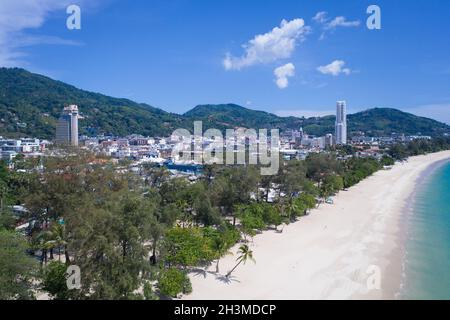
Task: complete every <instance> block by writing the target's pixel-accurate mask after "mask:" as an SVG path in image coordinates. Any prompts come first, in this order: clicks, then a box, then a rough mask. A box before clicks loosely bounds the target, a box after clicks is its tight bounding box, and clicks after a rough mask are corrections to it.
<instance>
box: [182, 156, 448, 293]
mask: <svg viewBox="0 0 450 320" xmlns="http://www.w3.org/2000/svg"><path fill="white" fill-rule="evenodd" d="M444 159H450V151H444V152H440V153H435V154H430V155H425V156H418V157H412V158H410V159H409V160H408V162H407V163H404V164H396V165H395V166H394V168H393V169H392V170H386V171H384V170H382V171H379V172H377V173H375V174H374V175H373V176H371V177H369V178H368V179H366V180H364V181H362V182H361V183H359V184H358V185H356V186H354V187H352V188H351V189H349V190H348V191H342V192H340V193H339V194H338V195H337V196H336V197H335V198H334V204H333V205H328V204H324V205H321V206H320V208H319V209H316V210H313V211H312V212H311V214H310V215H309V216H307V217H304V218H302V219H301V220H299V221H298V222H297V223H294V224H291V225H289V226H285V227H284V230H283V232H282V233H276V232H274V231H267V232H264V233H263V234H260V235H257V236H256V237H255V238H254V241H253V243H250V247H251V249H252V250H253V254H254V258H255V259H256V264H254V263H253V262H251V261H250V262H248V263H247V264H246V265H241V266H239V267H238V268H237V269H236V270H235V272H234V273H233V275H232V276H231V277H230V281H228V282H227V281H224V280H225V278H224V276H223V275H224V274H226V272H227V271H228V270H230V269H231V268H232V267H233V266H234V265H235V263H236V262H235V260H236V255H229V256H227V257H224V258H223V259H222V260H221V262H220V275H217V274H215V272H214V271H215V264H213V265H212V266H211V267H209V268H208V269H207V270H206V272H198V273H195V274H194V273H192V274H191V280H192V286H193V293H192V294H191V295H188V296H185V297H183V299H244V300H249V299H252V300H253V299H395V298H396V294H397V293H398V291H399V286H400V281H401V274H402V263H401V261H402V249H401V244H402V233H403V231H404V228H402V222H404V218H405V215H406V214H408V212H407V211H408V210H406V203H407V200H408V198H409V197H410V196H411V194H412V192H413V191H414V186H415V184H416V182H417V180H418V178H419V177H420V176H421V174H422V173H423V172H425V170H426V169H427V168H429V167H430V165H432V164H433V163H436V162H438V161H441V160H444ZM236 249H237V248H234V249H233V250H232V251H233V252H235V251H236ZM369 266H377V267H378V268H379V270H380V271H381V289H379V290H377V289H372V290H369V289H368V286H367V280H368V277H369V276H370V274H368V268H369Z"/></svg>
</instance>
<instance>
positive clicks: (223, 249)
mask: <svg viewBox="0 0 450 320" xmlns="http://www.w3.org/2000/svg"><path fill="white" fill-rule="evenodd" d="M213 249H214V251H215V252H216V254H217V262H216V273H219V261H220V258H221V257H222V256H224V255H226V254H231V252H230V251H229V250H228V248H227V243H226V241H224V239H222V238H221V237H216V238H214V241H213Z"/></svg>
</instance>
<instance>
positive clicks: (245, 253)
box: [226, 244, 256, 278]
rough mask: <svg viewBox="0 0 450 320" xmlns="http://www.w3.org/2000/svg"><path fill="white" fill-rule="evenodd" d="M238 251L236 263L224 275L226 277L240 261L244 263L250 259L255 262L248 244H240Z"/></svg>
mask: <svg viewBox="0 0 450 320" xmlns="http://www.w3.org/2000/svg"><path fill="white" fill-rule="evenodd" d="M239 253H240V256H239V257H238V258H237V259H236V261H238V263H237V264H236V265H235V266H234V268H233V269H231V270H230V271H228V273H227V275H226V277H227V278H228V277H229V276H230V275H231V273H232V272H233V271H234V270H235V269H236V268H237V267H238V266H239V265H240V264H241V263H242V262H243V263H244V264H245V263H246V262H247V260H251V261H253V263H256V261H255V259H254V258H253V251H252V250H250V248H249V247H248V245H246V244H243V245H242V246H240V247H239Z"/></svg>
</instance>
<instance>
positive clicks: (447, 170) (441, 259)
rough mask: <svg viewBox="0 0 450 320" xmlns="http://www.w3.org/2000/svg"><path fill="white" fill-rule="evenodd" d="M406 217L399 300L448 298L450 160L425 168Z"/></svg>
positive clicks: (449, 281) (449, 278)
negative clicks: (426, 169)
mask: <svg viewBox="0 0 450 320" xmlns="http://www.w3.org/2000/svg"><path fill="white" fill-rule="evenodd" d="M411 210H412V212H411V214H410V215H409V217H408V219H406V221H405V223H406V230H407V231H406V242H405V257H404V266H403V267H404V278H403V283H402V289H401V292H400V298H402V299H450V161H446V162H443V163H440V164H438V165H436V166H434V168H431V169H430V170H428V172H427V173H426V175H424V176H423V177H422V178H421V179H420V182H419V186H418V187H417V188H416V192H415V194H414V195H413V197H412V198H411Z"/></svg>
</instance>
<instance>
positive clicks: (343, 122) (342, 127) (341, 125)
mask: <svg viewBox="0 0 450 320" xmlns="http://www.w3.org/2000/svg"><path fill="white" fill-rule="evenodd" d="M336 144H340V145H344V144H347V105H346V102H345V101H338V102H337V104H336Z"/></svg>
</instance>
